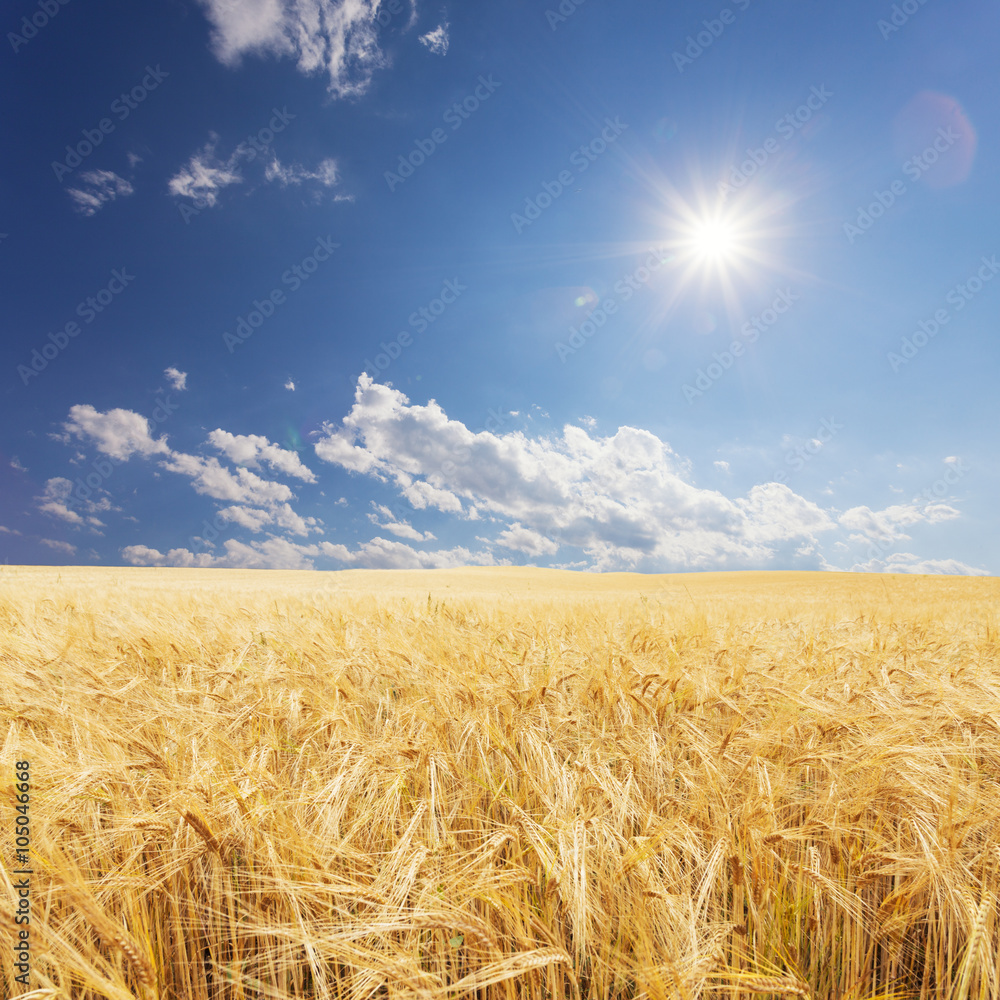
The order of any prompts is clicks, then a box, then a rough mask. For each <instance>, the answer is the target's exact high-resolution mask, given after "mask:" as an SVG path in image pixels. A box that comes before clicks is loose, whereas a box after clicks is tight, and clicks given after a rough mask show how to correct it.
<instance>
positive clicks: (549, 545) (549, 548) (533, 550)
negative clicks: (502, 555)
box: [497, 522, 559, 558]
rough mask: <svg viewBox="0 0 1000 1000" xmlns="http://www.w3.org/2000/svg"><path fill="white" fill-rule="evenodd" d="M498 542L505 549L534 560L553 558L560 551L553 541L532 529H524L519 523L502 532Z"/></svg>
mask: <svg viewBox="0 0 1000 1000" xmlns="http://www.w3.org/2000/svg"><path fill="white" fill-rule="evenodd" d="M497 542H498V543H499V544H500V545H502V546H503V547H504V548H505V549H515V550H516V551H518V552H523V553H525V555H529V556H531V557H533V558H538V557H539V556H553V555H555V554H556V553H557V552H558V551H559V546H558V545H557V544H556V543H555V542H553V541H552V540H551V539H549V538H546V537H545V536H544V535H540V534H539V533H538V532H537V531H532V530H531V529H530V528H525V527H522V526H521V525H520V524H519V523H517V522H515V523H514V524H512V525H511V526H510V527H509V528H508V529H507V530H506V531H503V532H501V533H500V535H499V536H498V537H497Z"/></svg>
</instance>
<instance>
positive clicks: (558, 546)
mask: <svg viewBox="0 0 1000 1000" xmlns="http://www.w3.org/2000/svg"><path fill="white" fill-rule="evenodd" d="M560 11H561V13H560ZM32 22H34V23H32ZM2 28H3V31H4V34H5V40H4V41H3V43H2V44H3V46H4V47H3V49H2V51H3V53H4V54H3V57H2V60H0V66H2V69H0V72H2V74H3V76H2V81H3V86H4V88H5V92H6V93H7V94H8V95H9V97H8V101H7V103H6V111H7V115H6V117H7V122H6V124H7V137H8V141H6V142H5V143H3V149H2V152H0V158H2V159H0V162H2V170H0V185H2V186H0V196H2V206H0V233H3V234H4V235H3V238H2V239H0V274H2V281H3V296H4V303H5V308H4V310H3V314H2V316H3V320H2V322H3V327H4V336H3V338H2V346H0V491H2V492H0V554H2V556H3V558H5V559H6V561H8V562H10V563H47V564H86V565H91V564H96V565H130V564H136V565H206V566H271V567H305V568H308V567H316V568H329V569H336V568H347V567H364V566H372V567H380V566H393V567H396V566H398V567H419V566H426V567H431V566H448V565H457V564H467V563H477V564H493V563H496V564H502V563H515V564H520V563H534V564H537V565H547V566H564V567H572V568H579V569H594V570H620V569H635V570H642V571H661V572H667V571H682V570H706V569H741V568H760V569H766V568H773V569H793V568H801V569H842V570H856V571H874V572H915V573H989V574H995V573H996V572H997V569H998V567H1000V543H998V532H997V531H996V528H997V514H996V509H997V508H996V502H995V497H996V495H997V491H998V486H1000V481H998V480H1000V477H998V466H997V444H996V442H997V434H996V427H997V398H998V397H997V393H996V389H995V385H996V375H997V372H998V367H1000V366H998V361H1000V349H998V346H997V316H998V313H1000V280H994V278H995V277H996V276H997V275H1000V259H998V258H1000V199H998V198H997V197H996V192H995V177H996V173H997V166H998V164H1000V148H998V130H997V126H998V124H1000V111H998V109H997V103H996V93H997V84H998V77H1000V69H998V67H997V62H996V52H997V51H998V48H1000V11H998V9H997V7H996V5H995V4H988V3H986V2H985V0H950V2H949V3H947V4H946V3H944V0H926V2H924V3H922V4H921V3H918V2H917V0H907V2H906V3H904V4H893V3H872V2H867V0H865V2H862V0H847V2H844V3H841V4H837V5H831V4H826V3H817V2H812V0H808V2H802V3H798V4H794V5H792V4H787V3H780V4H775V3H767V2H765V0H733V2H731V3H729V4H728V5H726V4H723V3H722V2H721V0H718V2H715V3H698V4H693V3H689V4H681V5H666V4H662V3H659V2H657V3H654V2H642V0H621V2H617V3H614V4H611V3H610V2H608V0H583V2H580V3H579V4H578V5H577V4H576V3H574V2H573V0H563V3H562V5H561V6H560V5H559V4H558V3H557V2H555V0H540V2H537V3H531V2H527V0H514V2H507V3H503V4H486V3H471V4H468V3H467V4H462V5H459V4H444V5H443V6H442V5H441V4H440V3H436V4H434V5H431V4H427V3H425V2H423V0H413V2H411V0H390V2H382V3H381V4H379V3H378V2H375V0H159V2H152V3H147V4H130V3H125V2H108V3H105V4H101V5H99V8H98V9H95V8H94V5H88V4H85V3H84V2H82V0H69V2H66V3H64V4H63V3H60V2H59V0H43V2H42V3H39V2H38V0H32V2H26V0H17V2H16V3H12V4H8V5H7V6H6V8H5V10H4V14H3V24H2ZM29 36H30V37H29ZM706 42H707V43H708V44H705V43H706ZM463 102H464V103H463ZM102 122H103V131H102ZM95 139H99V140H100V141H99V143H95V142H92V140H95ZM90 146H94V148H92V149H91V148H90ZM67 147H69V149H67ZM411 154H412V155H411ZM406 158H409V162H407V159H406ZM421 161H422V162H421ZM401 162H402V168H401V166H400V165H401ZM414 164H416V165H414ZM734 171H735V173H734ZM102 290H103V291H102ZM88 299H93V300H94V302H93V303H92V304H91V306H89V307H88V305H87V300H88ZM102 300H103V303H104V304H102ZM97 306H100V311H98V310H97V308H96V307H97ZM421 310H424V313H423V318H422V317H421ZM265 313H267V314H268V315H265ZM73 323H75V324H76V326H72V325H70V326H68V324H73ZM251 323H252V324H253V326H251V325H249V324H251ZM755 324H756V325H755ZM251 330H252V332H251V333H250V335H249V336H246V337H244V338H242V339H241V338H240V337H239V336H238V335H239V334H240V333H241V332H242V333H247V332H250V331H251Z"/></svg>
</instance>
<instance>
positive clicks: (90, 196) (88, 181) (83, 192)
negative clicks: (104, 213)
mask: <svg viewBox="0 0 1000 1000" xmlns="http://www.w3.org/2000/svg"><path fill="white" fill-rule="evenodd" d="M80 181H81V184H82V187H79V188H69V190H68V193H69V196H70V197H71V198H72V199H73V201H74V203H75V204H76V209H77V211H78V212H81V213H82V214H83V215H88V216H89V215H96V214H97V213H98V212H99V211H100V210H101V209H102V208H103V207H104V206H105V205H106V204H107V203H108V202H109V201H114V200H115V199H116V198H119V197H121V198H127V197H128V196H129V195H130V194H134V193H135V188H133V187H132V185H131V184H130V183H129V182H128V181H127V180H125V178H124V177H119V176H118V174H116V173H115V172H114V171H113V170H88V171H87V173H85V174H81V175H80Z"/></svg>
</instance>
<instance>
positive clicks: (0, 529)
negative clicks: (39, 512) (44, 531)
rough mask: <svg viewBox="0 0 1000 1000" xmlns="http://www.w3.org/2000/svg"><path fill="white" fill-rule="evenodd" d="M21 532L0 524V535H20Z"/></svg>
mask: <svg viewBox="0 0 1000 1000" xmlns="http://www.w3.org/2000/svg"><path fill="white" fill-rule="evenodd" d="M20 534H21V532H20V531H18V530H17V528H8V527H6V526H5V525H2V524H0V535H20Z"/></svg>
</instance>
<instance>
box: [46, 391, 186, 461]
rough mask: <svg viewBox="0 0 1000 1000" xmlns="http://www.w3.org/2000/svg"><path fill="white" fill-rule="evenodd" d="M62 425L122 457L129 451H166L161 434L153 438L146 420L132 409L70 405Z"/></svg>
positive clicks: (112, 453) (107, 453) (110, 453)
mask: <svg viewBox="0 0 1000 1000" xmlns="http://www.w3.org/2000/svg"><path fill="white" fill-rule="evenodd" d="M63 429H64V430H65V431H66V432H67V433H68V434H72V435H73V436H75V437H77V438H80V439H81V440H83V439H86V438H89V439H90V440H91V441H93V443H94V444H95V445H96V446H97V450H98V451H100V452H102V453H103V454H105V455H110V456H111V457H112V458H117V459H119V460H122V461H124V460H125V459H127V458H129V457H130V456H132V455H136V454H138V455H143V456H149V455H167V454H170V448H169V447H167V440H166V438H165V437H161V438H158V439H156V440H154V439H153V437H152V435H151V434H150V430H149V421H148V420H147V419H146V418H145V417H144V416H142V415H141V414H138V413H136V412H134V411H133V410H122V409H114V410H109V411H108V412H107V413H101V412H99V411H98V410H96V409H94V407H93V406H91V405H90V404H89V403H82V404H78V405H76V406H71V407H70V410H69V420H67V421H66V422H65V423H64V424H63Z"/></svg>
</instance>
